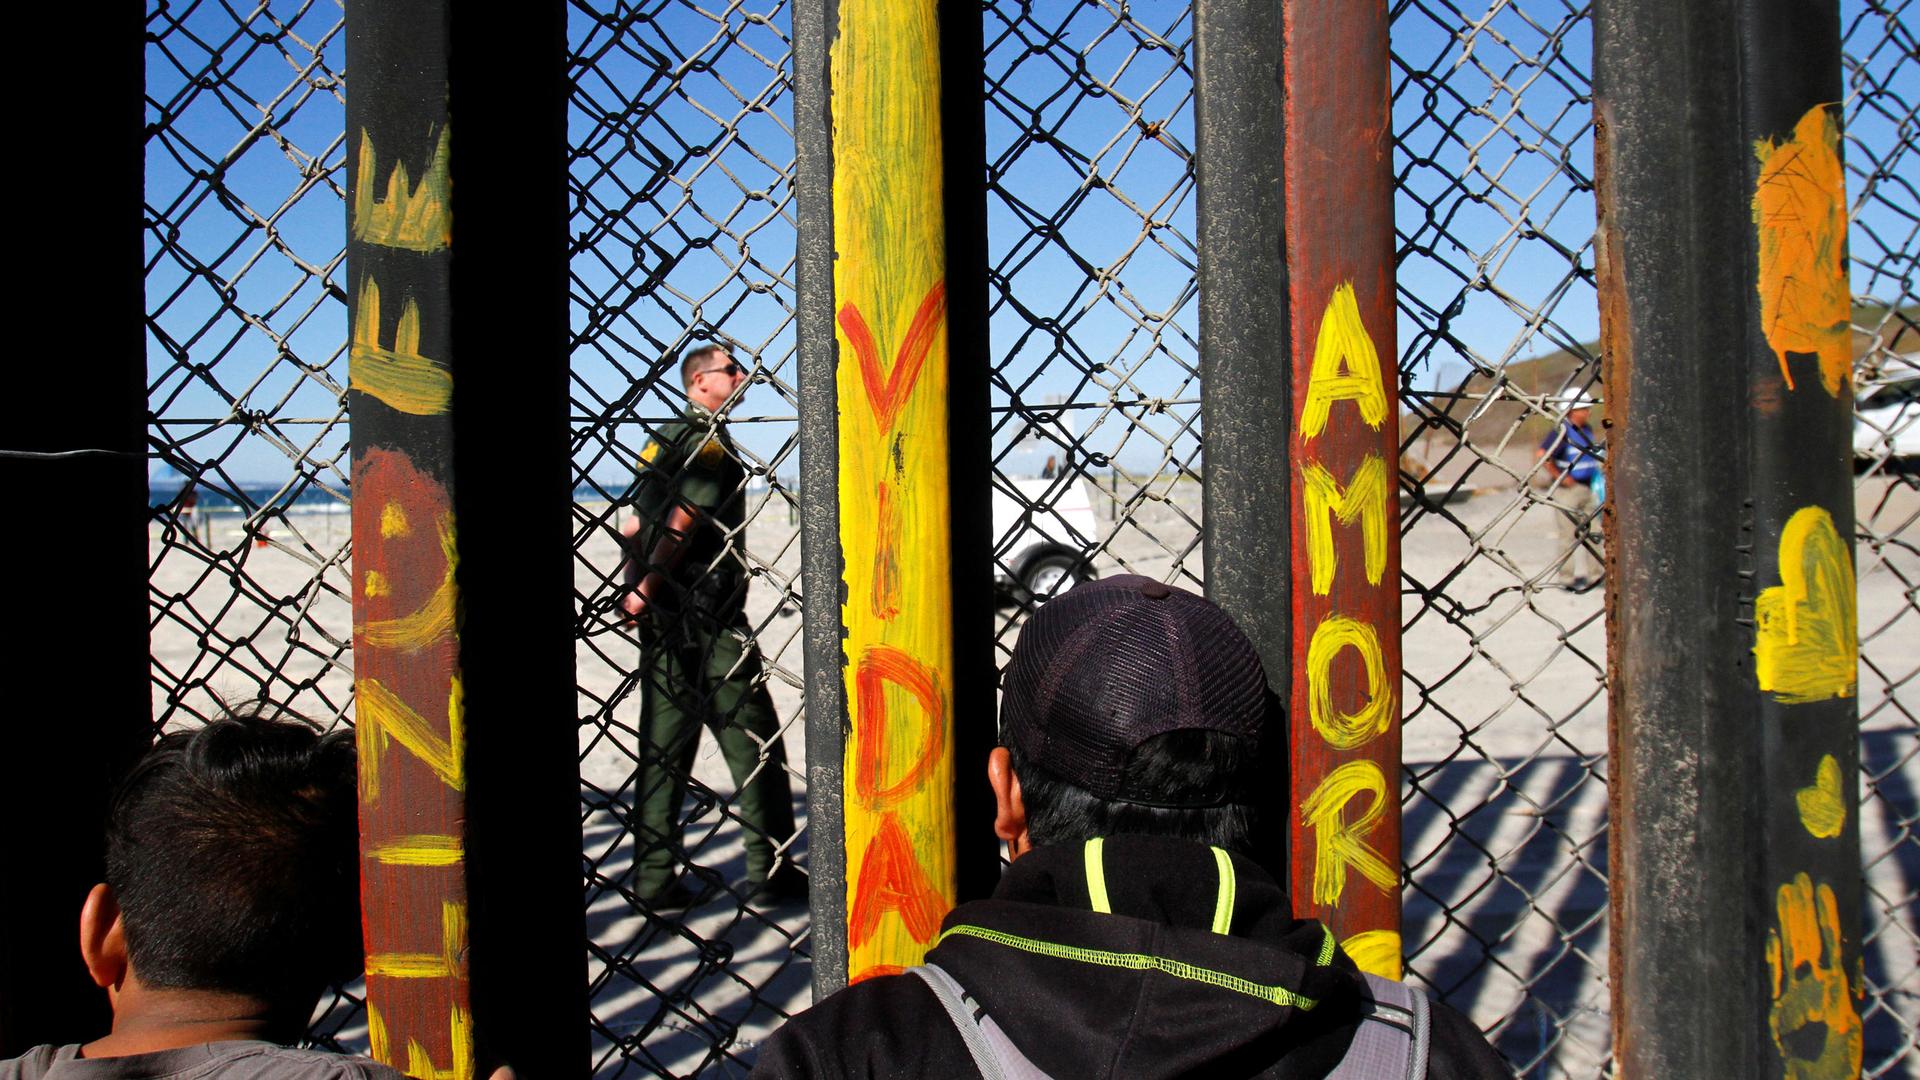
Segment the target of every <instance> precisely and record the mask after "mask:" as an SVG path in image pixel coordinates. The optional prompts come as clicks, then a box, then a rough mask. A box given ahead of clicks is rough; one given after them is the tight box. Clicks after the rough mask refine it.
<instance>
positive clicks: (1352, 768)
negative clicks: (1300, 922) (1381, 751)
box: [1300, 758, 1400, 904]
mask: <svg viewBox="0 0 1920 1080" xmlns="http://www.w3.org/2000/svg"><path fill="white" fill-rule="evenodd" d="M1361 794H1369V795H1372V796H1373V802H1372V803H1371V804H1369V805H1368V807H1367V808H1366V809H1365V810H1363V811H1361V812H1360V816H1359V817H1356V818H1354V819H1353V820H1351V821H1348V820H1346V819H1345V818H1344V817H1342V816H1341V815H1342V814H1343V813H1344V811H1345V810H1346V808H1347V804H1348V803H1350V802H1352V801H1353V800H1354V798H1355V797H1356V796H1359V795H1361ZM1386 807H1387V778H1386V776H1385V775H1383V774H1382V773H1381V772H1380V766H1378V765H1376V764H1374V763H1373V762H1371V761H1368V760H1367V759H1365V758H1361V759H1359V760H1358V761H1349V762H1347V763H1346V764H1345V765H1342V766H1340V767H1339V768H1337V769H1335V770H1333V771H1332V772H1330V773H1328V774H1327V776H1326V778H1325V779H1324V780H1321V781H1320V786H1319V787H1316V788H1314V789H1313V794H1312V795H1309V796H1307V801H1306V802H1303V803H1301V804H1300V815H1301V818H1302V819H1303V820H1304V822H1305V824H1306V826H1307V828H1309V829H1312V830H1313V902H1314V903H1316V904H1337V903H1339V902H1340V894H1341V893H1342V892H1344V891H1345V890H1346V887H1347V868H1348V867H1349V866H1351V867H1353V868H1354V869H1355V870H1358V871H1360V875H1361V876H1362V877H1364V878H1366V879H1367V880H1368V881H1371V882H1373V883H1374V884H1375V885H1378V886H1379V887H1380V888H1382V889H1392V888H1393V887H1394V886H1396V885H1398V884H1399V881H1400V879H1399V877H1398V876H1396V875H1395V873H1394V870H1393V867H1391V866H1389V865H1388V864H1387V860H1386V859H1384V858H1382V857H1381V856H1380V853H1379V852H1378V851H1375V850H1374V848H1373V845H1371V844H1369V843H1367V841H1366V837H1367V834H1368V833H1371V832H1372V831H1373V830H1374V829H1376V828H1378V827H1379V825H1380V817H1381V815H1382V814H1384V813H1385V812H1386Z"/></svg>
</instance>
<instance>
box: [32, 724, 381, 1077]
mask: <svg viewBox="0 0 1920 1080" xmlns="http://www.w3.org/2000/svg"><path fill="white" fill-rule="evenodd" d="M357 813H358V808H357V802H356V799H355V769H354V747H353V735H352V733H351V732H346V731H342V732H335V733H333V734H331V735H322V734H320V733H319V732H318V731H317V730H315V729H314V728H313V727H311V726H309V725H307V724H305V723H303V722H295V721H293V720H277V719H269V718H266V717H261V716H249V715H236V716H228V717H225V718H222V719H219V720H215V721H214V722H212V723H210V724H208V725H206V726H205V727H203V728H200V729H199V730H197V731H191V732H177V733H174V734H170V735H166V736H164V737H162V738H161V739H160V741H159V742H158V743H157V744H155V745H154V747H153V749H151V750H150V751H148V753H147V755H146V756H145V757H144V758H142V759H141V760H140V762H139V763H138V764H137V765H135V766H134V768H133V771H132V772H131V774H129V775H128V777H127V779H126V780H125V782H124V783H122V784H121V786H120V789H119V791H118V793H117V794H116V795H115V796H114V801H113V806H112V809H111V811H110V812H109V816H108V825H107V859H106V870H107V873H106V877H107V880H106V881H105V882H104V883H103V884H100V885H96V886H94V887H93V891H92V892H90V893H89V894H88V895H87V900H86V904H85V906H84V907H82V909H81V912H80V955H81V958H82V959H83V960H84V961H85V962H86V965H87V971H88V972H89V973H90V974H91V975H92V976H93V980H94V982H96V983H98V984H99V985H100V986H101V987H103V988H105V989H106V991H107V996H108V1000H109V1001H110V1002H111V1004H112V1007H113V1029H112V1031H111V1033H109V1034H108V1035H106V1036H104V1037H102V1038H100V1039H96V1040H94V1041H93V1042H90V1043H86V1044H84V1045H72V1046H59V1047H55V1046H40V1047H35V1048H34V1049H33V1050H30V1051H28V1052H27V1053H26V1055H25V1056H23V1057H19V1058H15V1059H13V1060H11V1061H6V1062H0V1080H125V1078H135V1077H161V1076H168V1077H175V1076H177V1077H183V1078H185V1077H193V1078H200V1077H205V1078H208V1080H214V1078H252V1077H272V1078H275V1080H336V1078H339V1080H346V1078H355V1077H358V1078H381V1077H392V1078H398V1077H399V1076H400V1074H399V1073H398V1072H395V1071H394V1070H392V1069H390V1068H387V1067H386V1066H384V1065H380V1064H377V1063H375V1062H372V1061H369V1060H367V1059H365V1058H351V1057H343V1056H341V1055H338V1054H327V1053H322V1052H319V1051H313V1050H296V1049H291V1048H289V1047H288V1046H287V1045H286V1044H289V1043H293V1042H296V1041H298V1040H299V1039H301V1038H302V1037H303V1036H304V1035H305V1034H306V1030H307V1022H308V1020H309V1019H310V1018H311V1017H312V1015H313V1010H314V1006H315V1004H316V1003H317V1002H318V1001H319V998H320V994H321V992H322V991H324V990H325V989H326V987H327V986H328V985H330V984H332V983H334V982H337V981H340V980H344V979H347V978H351V977H352V976H354V975H355V974H357V973H358V972H359V970H360V963H361V943H360V900H359V882H360V874H359V866H360V858H359V850H358V841H357V838H356V824H355V822H356V816H357Z"/></svg>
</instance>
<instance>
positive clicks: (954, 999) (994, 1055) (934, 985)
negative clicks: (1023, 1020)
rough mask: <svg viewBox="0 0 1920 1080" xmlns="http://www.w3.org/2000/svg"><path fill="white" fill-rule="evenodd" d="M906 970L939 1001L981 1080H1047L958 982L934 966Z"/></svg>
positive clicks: (1047, 1077)
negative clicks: (965, 1046)
mask: <svg viewBox="0 0 1920 1080" xmlns="http://www.w3.org/2000/svg"><path fill="white" fill-rule="evenodd" d="M907 970H909V971H911V972H913V973H914V974H915V975H918V976H920V978H921V980H922V981H924V982H925V983H926V984H927V987H928V989H930V990H932V991H933V996H934V997H936V998H939V999H940V1007H941V1008H943V1009H945V1010H946V1011H947V1019H949V1020H952V1021H953V1026H954V1029H955V1030H957V1031H959V1032H960V1039H961V1041H962V1042H964V1043H966V1044H967V1053H969V1054H971V1055H972V1056H973V1065H974V1068H977V1069H979V1070H980V1075H981V1077H983V1078H984V1080H1051V1078H1050V1077H1049V1076H1047V1074H1046V1073H1044V1072H1041V1071H1040V1067H1039V1066H1037V1065H1035V1064H1034V1063H1033V1062H1031V1061H1028V1060H1027V1056H1026V1055H1025V1054H1022V1053H1021V1052H1020V1048H1019V1047H1017V1046H1015V1045H1013V1040H1012V1039H1009V1038H1007V1033H1006V1032H1004V1031H1002V1030H1000V1025H999V1024H996V1023H994V1022H993V1017H991V1016H988V1015H987V1010H986V1008H985V1007H984V1006H982V1005H981V1004H980V1003H979V1002H977V1001H975V1000H973V995H971V994H969V993H967V991H966V988H965V987H963V986H961V985H960V982H959V980H958V979H955V978H954V977H953V976H952V975H949V974H947V972H946V970H945V969H944V968H942V967H941V966H940V965H938V964H922V965H920V966H919V967H916V968H908V969H907Z"/></svg>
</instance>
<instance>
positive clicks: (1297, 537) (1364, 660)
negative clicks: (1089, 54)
mask: <svg viewBox="0 0 1920 1080" xmlns="http://www.w3.org/2000/svg"><path fill="white" fill-rule="evenodd" d="M1283 19H1284V21H1285V30H1284V34H1285V46H1284V49H1285V53H1284V56H1283V59H1282V61H1281V70H1282V71H1283V72H1284V73H1285V74H1284V84H1285V89H1284V101H1285V109H1286V115H1285V121H1284V124H1285V134H1284V136H1283V141H1282V145H1283V146H1284V148H1285V156H1284V162H1285V164H1284V169H1285V186H1286V196H1285V200H1286V221H1287V225H1286V238H1287V239H1286V255H1285V257H1286V262H1287V273H1288V279H1287V280H1288V297H1287V306H1288V309H1289V311H1290V313H1291V320H1290V327H1289V331H1290V335H1289V344H1290V346H1291V349H1290V355H1291V359H1292V365H1293V400H1292V404H1293V420H1294V423H1293V435H1292V454H1291V458H1292V460H1291V462H1290V465H1291V475H1292V478H1293V493H1292V502H1293V507H1292V516H1293V528H1292V532H1293V544H1292V558H1293V580H1294V593H1293V643H1292V651H1293V671H1294V677H1293V680H1292V684H1291V687H1290V688H1289V689H1290V702H1289V704H1290V709H1289V715H1290V717H1291V723H1292V746H1293V771H1292V777H1293V780H1292V782H1293V794H1294V798H1293V804H1294V807H1295V810H1296V813H1297V816H1296V818H1295V825H1294V836H1293V845H1292V850H1293V853H1294V855H1293V865H1292V872H1293V881H1292V885H1293V896H1294V906H1295V909H1296V910H1297V911H1299V913H1300V914H1302V915H1307V914H1312V915H1315V916H1317V917H1319V918H1321V919H1323V920H1325V921H1326V923H1327V924H1328V925H1329V926H1330V927H1332V928H1333V931H1334V933H1335V934H1336V935H1337V936H1338V937H1339V938H1340V940H1341V942H1342V945H1343V947H1344V948H1345V949H1346V950H1347V952H1348V954H1349V955H1351V956H1352V957H1353V959H1354V961H1355V962H1356V963H1358V964H1359V965H1360V966H1361V967H1362V968H1365V969H1367V970H1369V971H1373V972H1375V973H1377V974H1381V975H1386V976H1389V977H1392V978H1398V977H1399V976H1400V529H1399V521H1398V514H1397V513H1396V507H1397V505H1398V500H1397V499H1396V498H1395V493H1396V491H1397V490H1398V487H1399V484H1398V480H1399V469H1398V461H1399V442H1400V425H1399V409H1398V395H1397V394H1396V392H1395V390H1396V386H1397V379H1396V378H1395V376H1396V374H1397V368H1396V366H1395V362H1394V358H1395V355H1396V352H1395V347H1394V309H1393V173H1392V153H1391V141H1392V127H1391V116H1390V112H1389V104H1388V96H1389V93H1390V89H1389V86H1388V73H1389V61H1388V55H1387V8H1386V5H1385V4H1383V3H1378V2H1373V3H1353V4H1326V3H1309V2H1307V0H1293V2H1290V3H1288V4H1287V5H1286V6H1285V14H1284V15H1283Z"/></svg>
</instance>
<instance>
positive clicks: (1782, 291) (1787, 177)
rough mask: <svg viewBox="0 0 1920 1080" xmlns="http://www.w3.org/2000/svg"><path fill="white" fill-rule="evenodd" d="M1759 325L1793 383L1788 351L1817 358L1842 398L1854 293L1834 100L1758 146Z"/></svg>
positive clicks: (1828, 385)
mask: <svg viewBox="0 0 1920 1080" xmlns="http://www.w3.org/2000/svg"><path fill="white" fill-rule="evenodd" d="M1754 151H1755V153H1756V154H1757V155H1758V156H1759V158H1760V175H1759V179H1758V184H1757V186H1756V188H1755V189H1754V194H1753V222H1754V225H1755V227H1756V228H1757V229H1758V230H1759V241H1760V248H1759V256H1760V275H1759V281H1758V286H1759V290H1760V325H1761V328H1762V329H1763V330H1765V331H1766V335H1767V344H1768V346H1770V347H1771V348H1772V349H1773V351H1774V353H1775V354H1776V355H1778V356H1779V358H1780V375H1781V377H1782V378H1783V379H1785V380H1786V384H1787V389H1789V390H1792V389H1794V388H1795V384H1794V378H1793V368H1792V367H1791V366H1790V365H1789V364H1788V363H1787V358H1788V357H1789V356H1790V355H1795V354H1798V355H1804V356H1812V357H1815V358H1817V359H1818V360H1819V364H1820V383H1821V385H1822V386H1823V387H1824V388H1825V389H1826V391H1827V393H1829V394H1831V395H1833V396H1834V397H1839V396H1840V393H1841V390H1842V388H1844V387H1845V386H1846V385H1847V381H1848V379H1849V378H1851V377H1852V372H1853V335H1852V326H1851V320H1852V310H1853V309H1852V302H1853V301H1852V292H1851V290H1850V289H1849V287H1848V284H1847V188H1846V171H1845V169H1843V168H1842V167H1841V163H1840V123H1839V117H1838V115H1837V111H1836V107H1835V106H1831V105H1815V106H1814V107H1813V108H1811V109H1808V110H1807V112H1806V114H1805V115H1804V116H1802V117H1801V118H1800V122H1799V123H1797V124H1795V125H1794V128H1793V134H1792V135H1791V136H1789V137H1788V138H1787V139H1786V140H1785V141H1784V142H1775V141H1773V140H1772V139H1762V140H1760V142H1759V143H1758V144H1757V145H1756V146H1755V147H1754Z"/></svg>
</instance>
